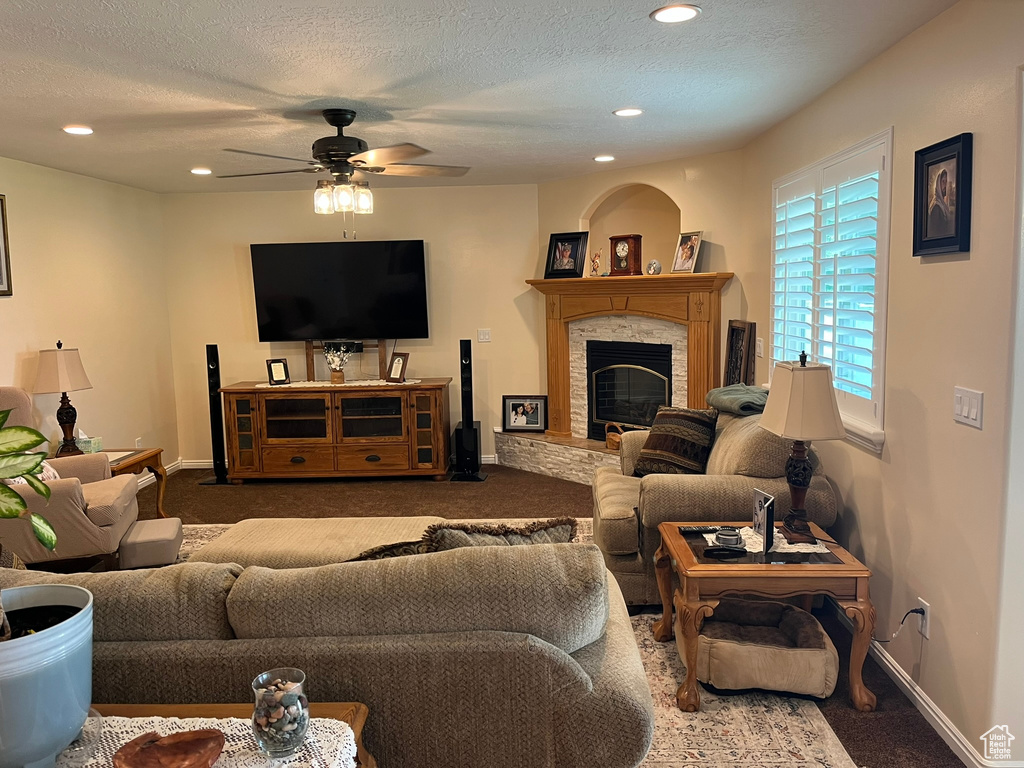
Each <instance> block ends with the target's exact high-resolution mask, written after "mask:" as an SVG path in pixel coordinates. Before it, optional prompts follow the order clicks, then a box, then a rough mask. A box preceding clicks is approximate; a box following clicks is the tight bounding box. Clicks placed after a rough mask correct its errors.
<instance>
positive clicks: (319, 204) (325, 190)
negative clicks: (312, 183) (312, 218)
mask: <svg viewBox="0 0 1024 768" xmlns="http://www.w3.org/2000/svg"><path fill="white" fill-rule="evenodd" d="M333 192H334V190H333V189H331V182H330V181H328V180H327V179H320V180H319V181H318V182H317V183H316V189H315V190H314V192H313V210H314V211H315V212H316V213H324V214H327V213H334V195H333Z"/></svg>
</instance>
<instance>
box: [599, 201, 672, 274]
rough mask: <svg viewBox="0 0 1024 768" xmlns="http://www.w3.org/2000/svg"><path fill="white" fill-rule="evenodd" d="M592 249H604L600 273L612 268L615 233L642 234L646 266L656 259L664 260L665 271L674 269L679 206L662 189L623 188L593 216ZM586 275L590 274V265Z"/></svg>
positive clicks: (662, 265) (642, 250)
mask: <svg viewBox="0 0 1024 768" xmlns="http://www.w3.org/2000/svg"><path fill="white" fill-rule="evenodd" d="M589 232H590V239H589V250H590V252H591V253H596V252H598V251H600V253H601V267H600V269H599V270H598V274H604V273H605V272H608V271H609V270H610V269H611V266H610V259H611V255H612V254H611V251H610V247H611V244H610V243H609V242H608V238H610V237H611V236H612V235H632V234H639V235H641V236H642V237H643V239H642V240H641V241H640V246H641V247H640V253H641V257H642V258H641V264H640V266H641V267H643V268H645V269H646V267H647V264H648V263H650V261H651V260H652V259H656V260H658V261H660V262H661V267H662V270H663V271H664V272H671V271H672V257H673V255H674V254H675V248H676V245H678V244H679V206H677V205H676V204H675V203H673V202H672V199H671V198H670V197H669V196H668V195H666V194H665V193H664V192H662V191H661V190H658V189H655V188H654V187H648V186H645V185H642V184H638V185H635V186H629V187H623V188H622V189H620V190H618V191H617V192H614V193H612V194H611V195H609V196H608V197H607V198H606V199H605V200H603V201H602V202H601V204H600V205H599V206H598V207H597V210H596V211H594V214H593V215H592V216H591V217H590V227H589ZM584 274H585V275H589V274H590V265H589V263H588V264H587V269H586V271H585V272H584Z"/></svg>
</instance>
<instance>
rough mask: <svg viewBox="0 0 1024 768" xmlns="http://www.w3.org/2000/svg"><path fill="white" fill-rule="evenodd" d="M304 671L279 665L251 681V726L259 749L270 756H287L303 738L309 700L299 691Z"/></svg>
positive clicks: (307, 725) (298, 745)
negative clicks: (252, 698) (252, 699)
mask: <svg viewBox="0 0 1024 768" xmlns="http://www.w3.org/2000/svg"><path fill="white" fill-rule="evenodd" d="M305 682H306V675H305V673H304V672H303V671H302V670H301V669H293V668H291V667H282V668H280V669H271V670H269V671H267V672H264V673H262V674H260V675H257V676H256V679H255V680H253V681H252V690H253V694H255V696H256V708H255V709H254V710H253V713H252V730H253V733H254V734H256V742H257V744H259V747H260V751H261V752H263V754H265V755H267V756H268V757H270V758H271V759H276V758H282V757H289V756H290V755H292V754H293V753H294V752H295V750H296V749H298V748H299V747H300V746H301V745H302V742H303V740H304V739H305V738H306V729H307V728H308V727H309V700H308V699H306V695H305V693H304V692H303V685H304V683H305Z"/></svg>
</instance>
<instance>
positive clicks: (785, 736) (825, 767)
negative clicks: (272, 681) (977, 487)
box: [178, 519, 856, 768]
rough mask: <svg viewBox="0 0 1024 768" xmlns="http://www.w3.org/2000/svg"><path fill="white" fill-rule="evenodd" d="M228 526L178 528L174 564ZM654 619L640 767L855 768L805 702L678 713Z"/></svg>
mask: <svg viewBox="0 0 1024 768" xmlns="http://www.w3.org/2000/svg"><path fill="white" fill-rule="evenodd" d="M460 522H461V521H460ZM479 522H486V523H496V522H508V523H521V522H526V521H525V520H500V521H499V520H482V521H479ZM230 527H231V526H230V525H186V526H183V541H182V545H181V554H180V555H179V557H178V560H179V562H181V561H184V560H187V559H188V558H189V557H190V556H191V555H192V554H193V553H194V552H195V551H196V550H198V549H199V548H200V547H202V546H204V545H205V544H208V543H210V542H211V541H213V540H214V539H216V538H217V537H218V536H220V535H221V534H222V533H224V531H226V530H227V529H228V528H230ZM576 541H580V542H590V541H593V521H592V520H587V519H579V520H577V535H576ZM658 618H660V614H655V613H643V614H640V615H639V616H634V617H633V618H632V622H633V634H634V635H635V636H636V643H637V647H638V648H639V649H640V656H641V658H642V659H643V665H644V670H645V671H646V672H647V682H648V683H649V684H650V687H651V693H652V695H653V697H654V742H653V744H652V745H651V750H650V752H648V753H647V757H646V758H645V759H644V762H643V763H642V764H641V768H783V767H784V766H785V767H787V768H789V767H792V766H817V767H818V768H856V765H855V764H854V762H853V761H852V760H851V759H850V757H849V755H847V753H846V750H845V749H844V748H843V745H842V744H841V743H840V741H839V739H838V738H837V737H836V735H835V733H834V732H833V731H832V729H831V727H829V724H828V723H827V722H826V721H825V717H824V716H823V715H822V714H821V711H820V710H819V709H818V707H817V706H816V705H815V704H814V702H813V701H810V700H808V699H801V698H794V697H790V696H785V695H780V694H773V693H762V692H750V693H742V694H737V695H734V696H729V695H724V694H720V695H716V694H714V693H711V692H710V691H707V690H705V689H702V690H701V708H700V711H699V712H694V713H690V712H682V711H680V709H679V708H678V707H677V706H676V689H677V688H678V687H679V683H680V682H681V681H682V679H683V676H684V674H685V668H684V667H683V665H682V662H681V661H680V659H679V654H678V653H677V652H676V645H675V643H674V642H670V643H658V642H655V640H654V635H653V630H652V627H651V625H652V624H653V623H654V622H655V621H656V620H657V619H658Z"/></svg>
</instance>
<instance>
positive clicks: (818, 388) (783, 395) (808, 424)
mask: <svg viewBox="0 0 1024 768" xmlns="http://www.w3.org/2000/svg"><path fill="white" fill-rule="evenodd" d="M761 426H762V427H764V428H765V429H767V430H768V431H769V432H772V433H774V434H776V435H778V436H779V437H784V438H787V439H791V440H792V441H793V452H792V453H791V454H790V457H789V460H788V461H787V462H786V482H788V483H789V494H790V499H791V509H790V512H789V514H788V515H786V519H785V521H784V522H783V524H782V529H781V530H782V535H783V536H785V537H786V541H788V542H789V543H791V544H797V543H807V544H814V543H815V542H817V539H816V538H815V537H814V535H813V534H812V533H811V529H810V526H809V525H808V524H807V510H806V509H804V501H805V499H806V498H807V488H808V486H809V485H810V484H811V474H812V472H813V467H811V461H810V459H808V458H807V445H806V443H807V442H808V441H810V440H838V439H840V438H843V437H846V428H845V427H843V419H842V417H841V416H840V415H839V404H838V403H836V393H835V390H834V389H833V388H832V368H831V367H829V366H827V365H823V364H821V363H811V364H810V365H808V364H807V353H806V352H801V353H800V362H799V363H796V362H792V363H788V362H780V363H776V364H775V374H774V376H772V384H771V388H770V389H769V390H768V402H767V403H765V406H764V414H763V415H762V416H761Z"/></svg>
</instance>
